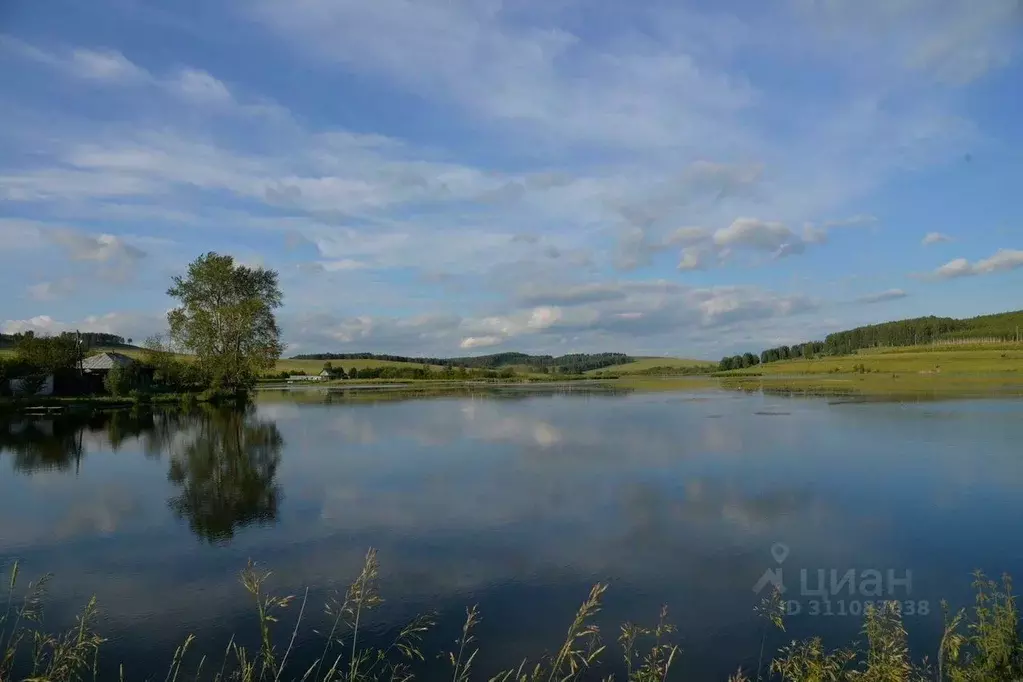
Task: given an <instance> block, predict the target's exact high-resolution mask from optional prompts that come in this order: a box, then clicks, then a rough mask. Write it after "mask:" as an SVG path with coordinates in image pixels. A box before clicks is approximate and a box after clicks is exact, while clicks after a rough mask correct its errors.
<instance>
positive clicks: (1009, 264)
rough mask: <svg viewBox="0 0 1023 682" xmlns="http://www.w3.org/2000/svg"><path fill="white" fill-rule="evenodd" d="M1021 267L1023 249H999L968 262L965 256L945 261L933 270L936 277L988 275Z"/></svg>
mask: <svg viewBox="0 0 1023 682" xmlns="http://www.w3.org/2000/svg"><path fill="white" fill-rule="evenodd" d="M1020 267H1023V251H1020V250H1017V249H999V250H998V252H997V253H995V255H993V256H991V257H990V258H984V259H983V260H979V261H976V262H975V263H970V262H969V261H968V260H966V259H965V258H956V259H955V260H952V261H949V262H948V263H945V264H944V265H942V266H941V267H940V268H938V269H937V270H935V271H934V273H933V274H934V276H935V277H937V278H938V279H951V278H954V277H969V276H972V275H989V274H993V273H996V272H1005V271H1008V270H1015V269H1016V268H1020Z"/></svg>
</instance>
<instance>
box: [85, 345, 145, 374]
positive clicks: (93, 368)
mask: <svg viewBox="0 0 1023 682" xmlns="http://www.w3.org/2000/svg"><path fill="white" fill-rule="evenodd" d="M134 364H135V361H134V360H132V359H131V358H130V357H128V356H127V355H124V354H123V353H115V352H113V351H106V352H105V353H97V354H96V355H90V356H89V357H87V358H85V360H82V371H83V372H85V373H86V374H102V375H103V376H106V373H107V372H109V371H110V370H112V369H113V368H114V367H121V368H125V367H131V366H132V365H134Z"/></svg>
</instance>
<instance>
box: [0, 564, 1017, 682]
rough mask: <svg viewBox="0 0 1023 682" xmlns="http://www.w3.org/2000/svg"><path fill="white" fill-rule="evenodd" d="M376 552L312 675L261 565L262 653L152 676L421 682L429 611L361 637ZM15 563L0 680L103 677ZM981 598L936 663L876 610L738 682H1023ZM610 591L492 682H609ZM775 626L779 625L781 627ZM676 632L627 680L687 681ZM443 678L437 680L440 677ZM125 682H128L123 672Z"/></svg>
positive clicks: (651, 645) (460, 673)
mask: <svg viewBox="0 0 1023 682" xmlns="http://www.w3.org/2000/svg"><path fill="white" fill-rule="evenodd" d="M377 569H378V564H377V557H376V552H375V551H374V550H370V551H369V552H368V553H367V554H366V559H365V562H364V564H363V567H362V570H361V572H360V573H359V575H358V577H357V578H356V579H355V580H354V582H352V584H351V585H350V586H349V587H348V589H347V590H346V591H345V592H344V593H334V594H331V595H330V597H329V598H328V599H327V602H326V604H325V605H324V612H325V614H326V615H327V616H328V618H329V621H328V622H329V624H330V628H329V630H326V631H325V632H318V634H320V635H322V636H323V637H324V639H323V645H322V650H321V652H320V654H319V656H318V657H317V659H316V660H315V661H313V662H312V664H310V665H309V666H308V667H305V668H300V667H297V666H296V665H295V664H294V663H293V662H292V661H291V660H290V658H291V654H292V651H293V649H294V645H295V640H296V638H297V636H298V633H299V629H300V627H301V625H302V622H303V619H304V617H305V613H306V607H307V606H308V595H309V592H308V590H306V591H305V593H304V594H303V595H302V598H301V600H299V599H297V598H296V597H295V596H293V595H292V596H284V597H280V596H275V595H273V594H271V593H270V592H269V591H268V590H267V588H266V581H267V579H268V578H269V577H270V573H269V572H264V571H260V570H257V568H256V566H255V565H254V564H252V563H251V562H250V563H249V565H248V566H247V567H246V568H245V570H244V571H242V573H241V582H242V585H243V586H244V588H245V590H246V591H247V592H248V593H249V595H250V596H251V597H252V599H253V602H254V606H255V610H256V613H257V614H258V623H259V635H260V637H259V645H258V648H256V649H255V650H251V651H250V650H248V649H246V648H245V647H242V646H239V645H238V644H237V643H236V642H235V640H234V639H233V638H232V639H231V641H230V642H229V643H228V644H227V647H226V648H225V650H224V653H223V656H222V657H221V659H220V660H219V661H216V662H214V661H209V660H207V659H206V657H203V658H201V659H200V660H199V661H198V662H196V663H195V664H194V665H193V664H192V663H189V665H188V666H187V667H186V664H185V661H186V657H187V656H186V655H187V654H188V650H189V648H190V646H191V645H192V644H193V642H194V641H195V639H194V637H193V636H192V635H188V636H187V637H186V638H185V640H184V642H183V643H182V644H181V646H179V647H178V648H177V650H176V651H175V652H174V655H173V657H172V660H171V662H170V664H169V667H168V669H167V670H166V671H165V672H161V673H160V674H159V675H157V676H155V677H151V678H149V679H159V677H161V676H162V677H163V678H164V682H178V680H212V681H213V682H228V681H230V682H236V681H237V682H270V681H272V682H281V681H282V680H284V681H287V682H298V681H301V682H307V681H308V682H335V681H343V682H362V681H374V682H376V681H388V682H405V681H407V680H413V679H415V678H416V666H417V664H419V663H424V662H425V660H426V659H425V657H424V654H423V651H422V642H423V637H424V635H425V634H426V633H427V632H428V631H429V629H430V628H431V627H433V625H434V624H435V623H434V619H433V617H432V616H420V617H417V618H415V619H413V620H412V621H411V622H409V623H408V624H406V625H405V626H404V627H403V628H401V630H400V631H399V632H398V634H397V636H395V638H394V639H393V640H392V641H391V642H389V643H386V644H385V645H382V646H381V645H371V646H370V645H366V644H365V642H364V638H363V637H361V636H360V635H361V634H362V629H363V628H364V627H365V620H366V618H367V616H368V615H369V613H370V612H371V611H373V609H375V608H376V607H378V606H379V605H380V604H381V603H382V602H383V600H382V599H381V597H380V594H379V592H378V590H377V583H378V580H377ZM18 573H19V571H18V564H17V563H15V564H14V566H13V567H12V568H11V570H10V575H9V579H8V581H7V595H6V602H7V604H6V608H5V610H4V611H3V613H2V617H0V654H2V656H0V682H5V681H7V680H15V679H18V680H26V681H31V682H63V681H71V680H85V679H93V680H96V679H98V678H99V673H98V670H99V667H98V659H99V651H100V647H101V645H102V643H103V641H104V640H103V639H102V638H101V637H100V636H99V635H98V634H97V633H96V632H95V630H94V625H95V619H96V612H97V610H96V602H95V599H93V600H90V601H89V603H88V604H87V605H86V607H85V608H84V609H83V611H82V613H81V614H80V615H79V616H78V618H77V619H76V624H75V626H74V627H73V628H71V629H70V630H68V631H67V632H65V633H62V634H57V635H51V634H47V633H46V631H45V630H44V629H43V619H42V615H43V608H42V607H43V600H44V597H45V595H46V586H47V584H48V582H49V579H50V578H49V576H44V577H43V578H41V579H40V580H38V581H36V582H33V583H29V585H28V587H27V589H26V590H25V591H24V593H23V594H21V595H20V596H17V597H16V595H18V589H17V588H18V577H19V576H18ZM974 588H975V590H976V601H975V604H974V606H973V607H972V608H971V609H962V610H960V611H957V612H955V613H952V612H951V611H950V610H949V608H948V605H947V604H945V603H944V602H943V603H942V610H943V613H944V625H945V627H944V633H943V636H942V637H941V641H940V642H939V643H937V644H936V649H935V654H936V659H935V660H934V662H933V664H932V663H931V662H930V661H928V660H927V659H926V658H925V659H923V660H921V661H919V662H917V661H914V660H913V659H912V657H911V655H910V652H909V648H908V646H907V643H906V641H907V633H906V629H905V625H904V623H903V620H902V617H901V614H900V613H899V611H898V603H897V602H891V603H888V604H886V605H884V606H883V607H882V608H879V609H873V608H871V609H868V611H867V613H866V614H865V616H864V624H863V628H862V631H861V632H862V635H863V638H864V642H863V643H862V644H853V645H852V646H850V647H847V648H841V649H835V650H829V649H827V648H826V647H825V646H824V644H823V642H822V640H821V638H819V637H814V638H811V639H808V640H803V641H792V642H791V643H789V644H787V645H785V646H783V647H782V648H780V649H779V650H778V651H777V653H776V654H775V655H774V657H773V658H772V659H771V660H770V661H769V662H768V663H767V664H766V665H765V662H764V660H763V653H764V652H763V641H765V640H766V638H767V634H768V631H767V630H766V629H765V634H764V640H762V645H761V652H760V661H759V663H758V668H757V669H756V670H743V669H741V668H740V669H739V670H737V671H736V673H734V674H733V675H732V676H730V677H729V678H728V681H729V682H752V681H753V680H758V681H759V680H768V679H775V680H778V679H780V680H784V681H791V682H831V681H856V682H918V681H920V682H922V681H924V680H938V682H945V681H946V680H948V681H949V682H1003V681H1004V682H1009V681H1018V680H1023V642H1021V641H1020V637H1019V613H1018V611H1017V608H1016V600H1015V597H1014V596H1013V594H1012V583H1011V581H1010V579H1009V578H1008V577H1005V578H1003V580H1002V582H1000V583H998V582H995V581H992V580H989V579H988V578H986V577H985V576H984V575H983V574H981V573H979V572H978V573H976V574H975V581H974ZM606 591H607V585H605V584H597V585H594V586H593V588H592V589H591V590H590V593H589V595H588V596H587V598H586V600H585V601H584V602H583V603H582V605H581V606H580V607H579V609H578V611H577V612H576V614H575V618H574V619H573V620H572V622H571V624H570V625H569V627H568V630H567V632H566V633H565V638H564V641H563V642H562V643H561V645H560V646H559V647H558V648H557V649H555V650H554V651H553V652H552V653H545V654H542V655H541V656H540V657H538V658H536V659H534V660H524V661H522V663H521V664H520V665H519V666H518V667H517V668H515V669H511V670H506V671H504V672H501V673H499V674H497V675H495V676H493V677H490V678H489V680H490V681H491V682H571V681H574V680H582V679H602V680H613V679H614V675H613V674H609V673H608V672H607V670H606V669H605V668H604V665H605V664H606V662H607V660H608V657H610V656H612V654H610V653H608V648H607V646H606V645H605V644H604V642H603V640H602V637H601V632H600V629H599V628H598V627H597V626H596V624H595V623H594V620H595V617H596V616H597V614H598V613H599V612H600V609H601V603H602V601H603V598H604V594H605V592H606ZM295 605H297V606H298V615H297V617H296V619H295V625H294V626H293V627H292V628H290V629H289V630H285V631H284V632H278V617H279V615H280V613H281V612H282V611H284V610H285V609H289V608H292V607H293V606H295ZM757 612H758V614H759V615H760V616H761V617H762V618H763V619H764V622H765V626H767V627H769V628H773V629H774V630H778V631H782V632H784V630H785V624H784V620H783V613H784V609H783V605H782V601H781V597H780V596H779V595H778V594H777V593H775V594H772V595H771V596H770V597H769V598H768V599H765V600H764V601H763V602H762V603H761V604H760V605H759V606H758V607H757ZM479 623H480V613H479V609H478V608H477V607H475V606H473V607H470V608H468V609H467V610H466V617H465V621H464V623H463V625H462V628H461V632H460V634H459V636H458V637H457V638H456V640H455V642H454V646H453V648H452V651H449V652H447V653H446V654H444V655H443V657H444V658H445V659H446V660H447V662H448V663H449V664H450V671H449V672H448V673H447V675H444V677H445V678H447V677H448V676H450V679H451V682H469V681H470V680H473V679H478V676H476V675H475V674H474V669H473V665H474V663H475V661H476V657H477V655H478V653H479V647H478V646H477V643H476V638H475V636H474V630H475V628H476V626H477V625H478V624H479ZM772 631H773V630H772ZM675 633H676V629H675V627H674V626H673V625H671V623H670V622H669V621H668V612H667V608H666V607H665V608H664V609H662V610H661V613H660V618H659V620H658V622H657V624H656V625H655V626H653V627H649V628H647V627H641V626H638V625H635V624H632V623H626V624H624V625H622V626H621V629H620V632H619V634H618V637H617V638H616V639H617V642H616V644H617V645H618V654H617V655H618V656H620V657H621V659H620V660H621V665H620V666H619V667H620V669H621V670H622V671H624V673H623V674H624V679H626V680H628V681H630V682H661V681H663V680H667V679H674V678H679V679H682V678H684V677H686V675H685V671H684V669H682V667H681V666H680V665H678V663H679V660H680V656H681V649H680V648H679V646H678V644H676V643H674V642H673V641H672V636H673V635H674V634H675ZM431 677H432V678H436V677H437V675H436V674H435V673H433V674H431ZM120 678H121V680H122V682H123V679H124V675H123V668H122V674H121V675H120Z"/></svg>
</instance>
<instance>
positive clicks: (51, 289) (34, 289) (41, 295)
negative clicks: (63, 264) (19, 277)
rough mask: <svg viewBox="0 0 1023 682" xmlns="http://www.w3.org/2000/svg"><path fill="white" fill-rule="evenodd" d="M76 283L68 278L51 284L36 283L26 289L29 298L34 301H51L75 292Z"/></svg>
mask: <svg viewBox="0 0 1023 682" xmlns="http://www.w3.org/2000/svg"><path fill="white" fill-rule="evenodd" d="M76 287H77V283H76V282H75V280H74V279H72V278H70V277H65V278H62V279H59V280H56V281H51V282H38V283H36V284H30V285H29V286H28V287H26V291H27V292H28V295H29V297H30V298H32V299H34V300H36V301H53V300H56V299H59V298H63V297H65V296H67V295H68V294H71V293H73V292H74V291H75V290H76Z"/></svg>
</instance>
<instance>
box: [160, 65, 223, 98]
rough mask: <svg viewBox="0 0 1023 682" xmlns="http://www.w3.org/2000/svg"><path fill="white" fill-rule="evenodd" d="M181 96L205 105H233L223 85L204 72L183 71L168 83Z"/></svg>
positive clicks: (197, 70)
mask: <svg viewBox="0 0 1023 682" xmlns="http://www.w3.org/2000/svg"><path fill="white" fill-rule="evenodd" d="M169 87H172V88H175V89H176V90H177V91H178V92H179V93H181V95H182V96H184V97H187V98H188V99H191V100H195V101H197V102H201V103H205V104H215V105H226V104H232V103H234V97H233V96H232V95H231V91H230V90H229V89H228V88H227V86H226V85H224V83H223V82H222V81H220V80H218V79H216V78H214V77H213V76H212V75H210V74H209V73H207V72H205V71H201V70H199V69H183V70H182V71H181V72H180V73H179V74H178V76H177V78H175V79H173V80H171V81H170V82H169Z"/></svg>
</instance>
